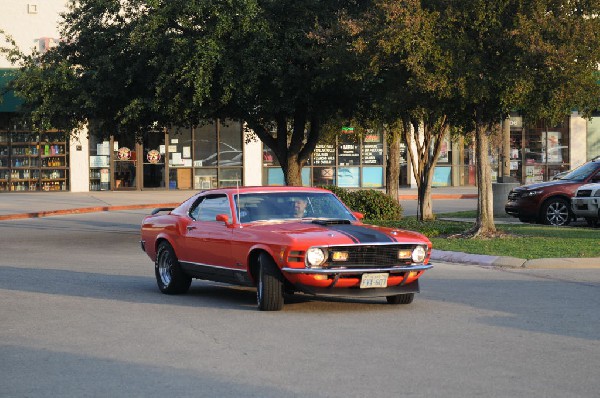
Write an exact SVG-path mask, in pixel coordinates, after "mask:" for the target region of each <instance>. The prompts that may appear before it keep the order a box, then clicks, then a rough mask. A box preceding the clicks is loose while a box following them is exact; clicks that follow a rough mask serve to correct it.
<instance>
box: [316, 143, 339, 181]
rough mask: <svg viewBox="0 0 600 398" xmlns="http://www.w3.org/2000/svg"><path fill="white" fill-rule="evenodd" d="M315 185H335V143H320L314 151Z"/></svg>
mask: <svg viewBox="0 0 600 398" xmlns="http://www.w3.org/2000/svg"><path fill="white" fill-rule="evenodd" d="M313 166H314V167H313V185H314V186H319V185H335V184H336V178H335V177H336V167H335V145H332V144H318V145H317V146H316V147H315V151H314V152H313Z"/></svg>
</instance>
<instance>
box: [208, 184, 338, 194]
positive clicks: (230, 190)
mask: <svg viewBox="0 0 600 398" xmlns="http://www.w3.org/2000/svg"><path fill="white" fill-rule="evenodd" d="M203 192H207V193H227V194H236V193H238V192H239V193H274V192H319V193H331V191H328V190H326V189H322V188H314V187H291V186H272V185H270V186H248V187H247V186H241V187H224V188H215V189H209V190H206V191H203Z"/></svg>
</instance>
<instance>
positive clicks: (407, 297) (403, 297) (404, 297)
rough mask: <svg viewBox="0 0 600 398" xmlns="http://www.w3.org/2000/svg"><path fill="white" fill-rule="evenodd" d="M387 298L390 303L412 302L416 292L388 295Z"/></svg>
mask: <svg viewBox="0 0 600 398" xmlns="http://www.w3.org/2000/svg"><path fill="white" fill-rule="evenodd" d="M385 299H386V300H387V302H388V303H389V304H410V303H412V302H413V300H414V299H415V294H414V293H407V294H397V295H395V296H386V297H385Z"/></svg>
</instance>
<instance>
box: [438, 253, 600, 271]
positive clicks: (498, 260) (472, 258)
mask: <svg viewBox="0 0 600 398" xmlns="http://www.w3.org/2000/svg"><path fill="white" fill-rule="evenodd" d="M431 259H432V260H437V261H447V262H451V263H461V264H472V265H483V266H489V267H501V268H527V269H565V268H572V269H600V257H593V258H536V259H532V260H526V259H523V258H516V257H507V256H489V255H485V254H470V253H462V252H452V251H446V250H436V249H433V250H432V251H431Z"/></svg>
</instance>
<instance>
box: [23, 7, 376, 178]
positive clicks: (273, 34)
mask: <svg viewBox="0 0 600 398" xmlns="http://www.w3.org/2000/svg"><path fill="white" fill-rule="evenodd" d="M368 7H369V2H362V1H352V0H348V1H334V0H327V1H319V0H296V1H291V0H281V1H268V0H233V1H228V2H222V1H210V0H209V1H202V2H199V1H189V0H169V1H166V0H80V1H77V2H72V3H70V7H69V10H68V12H67V13H66V14H65V16H64V22H63V24H62V26H61V35H62V37H63V38H64V42H63V43H62V45H61V46H59V48H58V49H57V50H56V51H50V53H52V54H51V55H45V56H43V57H40V58H38V59H33V60H31V61H30V62H25V65H24V66H25V68H24V72H23V76H24V77H23V79H19V80H17V82H16V84H15V88H16V89H17V92H19V93H21V94H22V95H23V96H24V97H25V98H26V99H28V100H29V101H31V102H30V103H29V104H30V105H31V107H32V109H37V110H39V111H40V112H41V113H43V118H46V119H47V120H48V121H49V122H51V123H55V122H58V121H59V119H60V117H61V113H63V112H66V113H68V114H73V115H75V117H74V119H77V121H78V122H80V123H81V122H86V121H88V120H94V119H95V120H99V124H100V125H101V126H111V128H113V129H117V130H120V131H124V132H127V133H135V132H137V131H139V130H141V129H146V128H148V126H151V125H155V126H156V125H158V126H159V127H160V126H165V127H168V126H169V125H173V124H179V125H182V124H184V125H194V124H196V123H198V122H199V120H201V119H204V118H217V117H220V118H231V119H238V120H242V121H244V122H246V123H247V125H248V127H249V128H250V129H252V130H253V132H254V133H255V134H256V135H257V136H258V138H260V139H261V140H262V141H263V142H264V143H265V144H266V145H267V146H269V147H270V148H271V149H272V150H273V152H274V154H275V155H276V156H277V158H278V160H279V163H280V164H281V167H282V169H283V171H284V176H285V181H286V183H287V184H289V185H301V183H302V181H301V170H302V166H303V165H304V164H305V163H306V161H307V160H308V159H309V157H310V155H311V153H312V152H313V150H314V148H315V145H316V143H317V142H318V140H319V137H321V134H322V126H323V123H325V122H327V121H328V120H329V119H331V118H333V117H336V116H339V115H340V114H341V113H350V112H351V111H352V109H353V107H354V106H355V104H356V103H357V101H359V100H360V98H361V90H357V89H356V87H357V86H358V82H357V80H356V74H355V71H356V70H357V69H358V68H360V65H359V64H358V63H357V62H356V57H355V54H354V53H353V52H352V51H350V50H349V48H348V41H347V39H346V38H345V33H344V31H343V30H342V29H340V28H339V19H340V17H341V16H342V15H345V14H349V15H354V14H356V13H360V12H361V11H362V10H364V9H366V8H368ZM40 62H41V63H40ZM61 65H64V66H61ZM40 68H42V69H44V68H45V69H46V70H48V71H53V72H56V73H58V72H59V71H60V69H61V68H66V70H69V71H70V73H71V75H70V76H69V78H70V79H74V80H75V82H73V83H72V85H73V87H79V88H80V89H82V90H83V92H82V93H79V94H76V93H75V94H74V93H70V92H65V91H64V90H63V87H62V84H61V82H60V79H59V78H58V77H56V78H53V79H50V82H51V83H50V86H51V87H48V83H45V84H44V83H41V82H39V83H38V84H35V85H33V86H32V85H30V84H28V83H27V82H26V81H25V80H26V77H25V76H27V75H31V74H36V73H39V69H40ZM48 88H50V90H47V89H48ZM49 91H51V92H49ZM65 94H69V95H68V96H65ZM36 95H38V96H40V95H41V96H42V97H41V101H40V100H35V97H36ZM57 96H58V97H62V98H65V99H67V101H65V102H69V100H71V101H70V103H71V104H72V109H71V108H69V107H68V106H67V109H62V110H60V111H61V112H58V111H59V109H57V108H56V107H53V106H52V105H49V106H47V107H45V108H40V107H39V106H38V105H40V103H45V104H50V103H53V102H54V101H53V99H55V98H57Z"/></svg>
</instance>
